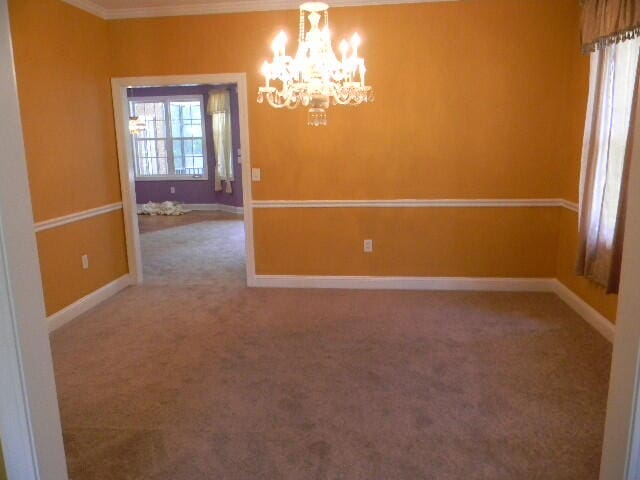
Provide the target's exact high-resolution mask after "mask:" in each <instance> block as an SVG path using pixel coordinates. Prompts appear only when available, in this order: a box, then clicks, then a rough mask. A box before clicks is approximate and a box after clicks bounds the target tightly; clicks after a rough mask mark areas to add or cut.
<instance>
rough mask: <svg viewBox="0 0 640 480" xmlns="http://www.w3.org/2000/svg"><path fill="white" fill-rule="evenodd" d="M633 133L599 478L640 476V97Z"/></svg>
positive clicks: (632, 479)
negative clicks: (639, 319)
mask: <svg viewBox="0 0 640 480" xmlns="http://www.w3.org/2000/svg"><path fill="white" fill-rule="evenodd" d="M637 97H638V98H637V103H636V105H635V118H634V121H633V122H631V123H632V125H634V129H633V132H632V136H631V138H632V142H633V143H632V147H631V156H632V158H631V161H630V164H631V167H630V169H629V177H628V184H627V211H626V220H625V231H624V249H623V250H624V251H623V252H622V270H621V272H620V291H619V294H618V316H617V318H616V341H615V343H614V345H613V354H612V357H611V375H610V377H609V396H608V399H607V418H606V421H605V428H604V437H603V442H602V458H601V463H600V480H613V479H615V480H638V478H640V322H638V315H639V312H640V295H638V291H639V290H640V95H637Z"/></svg>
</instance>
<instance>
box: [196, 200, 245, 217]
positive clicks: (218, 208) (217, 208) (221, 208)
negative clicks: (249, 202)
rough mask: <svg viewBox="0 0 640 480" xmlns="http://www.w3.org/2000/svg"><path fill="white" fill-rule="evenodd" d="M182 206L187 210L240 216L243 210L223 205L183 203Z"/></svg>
mask: <svg viewBox="0 0 640 480" xmlns="http://www.w3.org/2000/svg"><path fill="white" fill-rule="evenodd" d="M183 206H184V207H185V208H187V209H189V210H198V211H211V212H227V213H235V214H238V215H242V214H243V213H244V208H242V207H236V206H234V205H225V204H224V203H184V204H183Z"/></svg>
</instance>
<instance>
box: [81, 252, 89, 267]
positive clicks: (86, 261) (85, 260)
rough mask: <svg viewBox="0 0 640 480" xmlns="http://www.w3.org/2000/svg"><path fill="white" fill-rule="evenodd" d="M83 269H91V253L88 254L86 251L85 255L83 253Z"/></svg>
mask: <svg viewBox="0 0 640 480" xmlns="http://www.w3.org/2000/svg"><path fill="white" fill-rule="evenodd" d="M80 258H82V269H83V270H88V269H89V255H87V254H86V253H85V254H84V255H82V257H80Z"/></svg>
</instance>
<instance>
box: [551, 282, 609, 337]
mask: <svg viewBox="0 0 640 480" xmlns="http://www.w3.org/2000/svg"><path fill="white" fill-rule="evenodd" d="M553 291H554V292H555V293H556V295H558V296H559V297H560V298H561V299H562V300H563V301H564V302H565V303H566V304H567V305H569V306H570V307H571V308H572V309H573V310H574V311H575V312H576V313H577V314H578V315H580V316H581V317H582V318H584V319H585V321H586V322H587V323H589V324H590V325H591V326H592V327H593V328H595V329H596V330H597V331H598V332H600V333H601V334H602V336H603V337H604V338H606V339H607V340H609V341H610V342H611V343H613V339H614V337H615V335H616V326H615V325H614V324H613V323H611V322H610V321H609V320H608V319H607V318H606V317H605V316H604V315H602V314H601V313H600V312H598V311H597V310H596V309H594V308H593V307H592V306H591V305H589V304H588V303H587V302H585V301H584V300H583V299H582V298H580V297H579V296H578V295H576V294H575V293H574V292H573V291H572V290H571V289H570V288H569V287H567V286H566V285H565V284H564V283H562V282H561V281H560V280H557V279H554V280H553Z"/></svg>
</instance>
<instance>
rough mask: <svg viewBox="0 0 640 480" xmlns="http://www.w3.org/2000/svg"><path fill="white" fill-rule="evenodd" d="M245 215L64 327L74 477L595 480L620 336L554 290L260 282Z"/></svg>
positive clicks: (150, 238) (208, 226)
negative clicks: (250, 261) (248, 282)
mask: <svg viewBox="0 0 640 480" xmlns="http://www.w3.org/2000/svg"><path fill="white" fill-rule="evenodd" d="M242 228H243V226H242V223H241V222H240V221H238V220H230V219H225V220H221V221H219V220H216V221H207V220H206V219H204V221H201V222H197V223H192V224H190V225H183V226H178V227H175V228H170V229H164V230H157V231H154V232H152V233H146V234H144V235H143V236H142V244H143V250H144V258H145V260H144V262H145V263H144V268H145V275H146V278H147V283H146V284H145V285H144V286H141V287H135V288H129V289H127V290H125V291H123V292H121V293H120V294H118V295H117V296H115V297H113V298H112V299H110V300H108V301H107V302H105V303H103V304H102V305H100V306H99V307H97V308H96V309H94V310H92V311H90V312H88V313H87V314H85V315H83V316H82V317H81V318H78V319H77V320H76V321H74V322H72V323H70V324H68V325H67V326H65V327H63V328H62V329H60V330H58V331H56V332H55V333H54V334H53V336H52V345H53V352H54V360H55V368H56V377H57V384H58V392H59V396H60V406H61V412H62V420H63V430H64V437H65V445H66V449H67V457H68V461H69V467H70V471H71V478H72V479H73V480H88V479H105V480H107V479H108V480H116V479H118V480H119V479H158V480H160V479H162V480H169V479H171V480H173V479H175V480H197V479H296V480H300V479H348V480H352V479H353V480H355V479H436V480H448V479H452V480H453V479H456V480H460V479H465V480H468V479H492V480H495V479H510V480H513V479H517V480H523V479H545V480H547V479H549V480H551V479H553V480H562V479H575V480H589V479H596V478H597V476H598V465H599V457H600V450H601V442H602V432H603V423H604V412H605V401H606V393H607V381H608V371H609V366H610V365H609V364H610V355H611V348H610V345H609V344H608V343H607V342H606V341H605V340H604V339H603V338H602V337H600V336H599V334H597V333H596V332H594V331H593V330H591V329H590V327H588V326H587V325H586V324H585V322H584V321H583V320H581V319H580V318H578V317H577V316H576V315H575V314H574V313H572V312H571V311H570V310H569V309H568V308H567V307H566V306H565V305H564V304H563V303H562V302H561V301H560V300H559V299H557V298H556V297H555V296H553V295H551V294H536V293H473V292H469V293H461V292H457V293H456V292H415V291H414V292H401V291H332V290H284V289H247V288H245V287H244V286H243V283H244V263H243V258H242V254H243V245H242V238H243V235H242ZM230 240H231V241H230Z"/></svg>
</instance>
